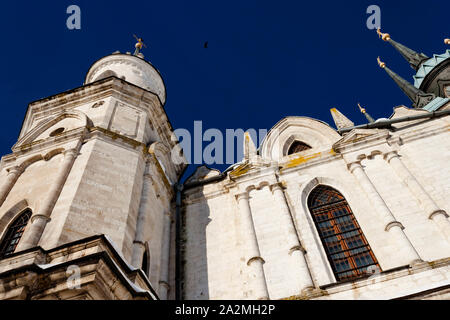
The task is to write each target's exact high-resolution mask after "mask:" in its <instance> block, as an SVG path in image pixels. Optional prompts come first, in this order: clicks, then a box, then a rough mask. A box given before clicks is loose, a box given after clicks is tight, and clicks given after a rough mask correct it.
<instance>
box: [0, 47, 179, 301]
mask: <svg viewBox="0 0 450 320" xmlns="http://www.w3.org/2000/svg"><path fill="white" fill-rule="evenodd" d="M111 61H112V62H111ZM111 63H113V65H114V66H117V65H120V66H122V68H124V67H123V66H128V69H126V67H125V69H126V71H127V72H128V73H130V75H129V77H128V78H129V79H128V80H131V81H132V82H134V83H133V84H132V83H130V82H127V81H126V80H123V79H119V77H120V76H121V74H120V70H116V69H117V68H116V67H114V68H116V69H114V68H113V69H114V71H115V73H116V74H115V75H114V76H115V77H106V78H105V77H100V79H94V78H95V77H96V76H97V73H98V72H101V71H104V69H105V68H107V66H110V64H111ZM130 65H131V67H130ZM134 67H136V68H138V67H139V68H140V69H139V68H138V69H139V70H141V73H140V74H138V73H137V72H135V71H136V70H134V69H133V68H134ZM128 73H127V74H128ZM131 75H134V77H135V78H136V79H134V78H132V76H131ZM150 76H151V77H150ZM92 77H93V78H92ZM139 77H140V78H139ZM91 78H92V79H91ZM93 81H95V82H93ZM86 82H87V84H86V85H84V86H83V87H81V88H76V89H73V90H71V91H69V92H65V93H62V94H59V95H56V96H52V97H49V98H45V99H42V100H39V101H36V102H33V103H31V104H30V105H29V108H28V111H27V114H26V117H25V120H24V124H23V128H22V131H21V133H20V136H19V139H18V142H17V143H16V144H15V145H14V146H13V148H12V150H13V153H12V154H9V155H6V156H4V157H3V158H2V160H1V164H0V201H1V202H0V235H1V236H2V237H3V236H4V235H5V232H6V230H7V229H8V226H9V224H10V223H11V221H13V220H14V219H15V217H16V216H17V215H18V214H20V213H21V212H22V211H23V210H25V209H31V211H32V213H33V215H32V217H31V219H30V222H29V223H28V225H27V227H26V229H25V232H24V234H23V236H22V238H21V241H20V243H19V245H18V247H17V249H16V251H21V250H26V249H29V248H33V247H36V246H40V247H42V248H43V249H44V250H50V249H52V248H55V247H58V246H61V245H63V244H66V243H71V242H73V241H77V240H80V239H84V238H87V237H91V236H94V235H106V236H108V237H109V239H111V241H112V242H113V243H114V244H115V245H116V246H117V247H118V250H119V252H120V253H121V254H122V255H123V257H124V259H125V261H126V262H128V263H129V264H131V265H133V266H135V267H137V268H141V266H143V265H145V263H143V258H144V256H145V257H146V258H147V261H146V264H147V267H148V270H144V271H145V272H146V273H147V275H148V277H149V280H150V283H151V285H152V287H153V289H154V290H155V291H156V292H158V294H159V295H160V296H161V298H162V299H167V298H170V295H172V296H173V295H174V290H170V288H172V289H173V288H174V287H175V286H174V283H173V282H174V279H173V273H174V272H173V268H174V266H173V265H172V266H171V265H170V264H169V263H170V261H174V259H173V257H172V258H170V255H171V254H172V255H173V242H174V231H173V228H174V227H173V220H174V219H173V217H174V214H173V212H172V211H173V210H172V205H171V201H172V199H173V196H174V191H173V184H174V182H176V181H177V180H178V178H179V176H180V175H181V174H182V172H183V170H184V167H185V165H184V164H181V165H177V164H174V163H173V162H172V161H171V160H170V159H171V154H170V152H171V150H172V149H173V148H174V146H175V144H176V143H177V140H176V138H174V136H172V132H173V130H172V127H171V125H170V122H169V120H168V118H167V116H166V114H165V111H164V109H163V104H162V103H163V101H164V100H165V88H164V85H163V82H162V79H161V78H160V77H159V74H158V73H157V71H156V70H155V69H153V67H152V66H151V65H150V64H149V63H148V62H146V61H144V60H143V59H141V58H139V57H136V56H131V55H120V54H117V55H112V56H109V57H106V58H104V59H103V60H100V61H98V62H96V63H95V64H94V65H93V67H92V68H91V70H90V71H89V72H88V76H87V80H86ZM140 82H142V83H145V86H144V85H142V87H139V86H136V85H135V84H137V85H141V83H140ZM147 89H149V90H153V89H154V91H148V90H147ZM155 91H156V92H155ZM145 252H146V254H145V255H144V253H145ZM172 264H173V262H172ZM169 269H170V270H169ZM171 270H172V271H171ZM2 271H4V270H2V268H1V266H0V273H1V272H2Z"/></svg>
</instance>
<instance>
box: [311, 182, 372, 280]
mask: <svg viewBox="0 0 450 320" xmlns="http://www.w3.org/2000/svg"><path fill="white" fill-rule="evenodd" d="M308 207H309V210H310V212H311V214H312V217H313V219H314V223H315V225H316V228H317V231H318V232H319V235H320V238H321V240H322V244H323V246H324V248H325V251H326V253H327V256H328V260H329V261H330V264H331V268H332V269H333V272H334V274H335V276H336V279H337V280H338V281H342V280H348V279H352V278H357V277H361V276H364V275H371V274H373V273H374V271H375V270H377V269H378V270H380V267H379V264H378V262H377V259H376V258H375V255H374V254H373V252H372V250H371V248H370V246H369V244H368V242H367V240H366V238H365V236H364V234H363V233H362V231H361V228H360V227H359V225H358V222H357V221H356V219H355V216H354V215H353V212H352V210H351V209H350V206H349V205H348V203H347V201H346V200H345V198H344V197H343V196H342V194H341V193H340V192H339V191H337V190H335V189H333V188H331V187H329V186H324V185H319V186H317V187H316V188H315V189H314V190H313V191H312V192H311V194H310V195H309V197H308Z"/></svg>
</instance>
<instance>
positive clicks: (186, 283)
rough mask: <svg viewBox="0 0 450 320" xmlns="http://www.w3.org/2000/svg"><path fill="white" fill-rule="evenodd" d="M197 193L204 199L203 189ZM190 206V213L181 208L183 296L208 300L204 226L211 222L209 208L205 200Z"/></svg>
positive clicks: (188, 298)
mask: <svg viewBox="0 0 450 320" xmlns="http://www.w3.org/2000/svg"><path fill="white" fill-rule="evenodd" d="M202 190H203V189H202ZM197 195H198V196H199V198H200V199H205V196H204V193H203V191H201V192H198V193H196V197H197ZM190 208H192V209H190V210H189V211H190V213H186V206H184V208H183V235H182V239H183V240H182V241H183V253H184V254H183V260H182V264H183V276H184V279H183V296H184V299H187V300H209V298H210V296H209V279H208V259H207V257H208V252H207V247H206V228H207V227H208V224H209V223H210V222H211V218H210V209H209V206H208V203H207V202H206V201H201V202H198V203H197V204H196V205H195V209H194V208H193V206H192V205H190ZM193 209H194V210H193ZM187 230H188V231H187Z"/></svg>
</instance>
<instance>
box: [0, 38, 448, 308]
mask: <svg viewBox="0 0 450 320" xmlns="http://www.w3.org/2000/svg"><path fill="white" fill-rule="evenodd" d="M378 34H379V36H380V38H382V40H384V41H385V42H388V43H389V44H390V45H392V47H393V48H395V49H396V50H397V51H398V52H399V53H400V54H401V55H402V56H403V57H404V58H405V60H406V62H407V63H408V64H409V65H410V66H411V67H412V68H413V70H414V77H413V78H414V83H413V84H412V83H410V82H408V81H407V80H405V79H403V78H402V77H401V76H400V75H398V74H397V73H395V72H394V71H392V70H391V69H390V68H389V67H388V65H387V64H386V63H385V62H383V61H382V59H381V58H378V64H379V66H380V68H381V69H382V70H381V71H383V70H384V72H386V73H387V75H388V76H389V77H390V78H392V80H394V82H395V83H396V85H398V86H399V88H400V89H401V90H402V91H403V92H404V93H405V94H406V95H407V96H408V98H409V99H410V100H411V105H410V106H397V107H395V108H394V111H393V114H392V115H391V116H390V117H389V118H382V119H378V120H375V119H373V118H372V117H371V116H370V115H369V114H368V112H367V111H366V110H365V109H364V108H363V107H362V106H360V110H361V112H362V113H363V114H364V115H365V116H366V118H367V121H368V123H367V124H362V125H355V124H354V123H353V122H352V121H351V120H349V119H348V118H347V117H346V116H345V115H343V114H342V113H341V112H339V111H338V110H337V109H331V114H332V116H333V119H334V122H335V125H336V128H333V127H331V126H330V125H328V124H327V123H324V122H322V121H320V120H316V119H311V118H307V117H302V116H288V117H285V118H283V119H281V120H280V121H279V122H278V123H276V124H275V126H274V127H273V128H272V129H271V130H270V131H269V132H268V134H267V136H266V137H265V139H264V141H263V142H262V144H261V145H260V146H259V147H258V148H257V147H256V146H255V144H254V142H253V141H252V138H251V137H250V135H249V134H248V133H246V134H245V136H244V139H243V140H244V146H243V147H244V157H243V159H242V160H241V161H240V162H238V163H236V164H234V165H232V166H230V167H229V168H228V169H227V170H225V171H224V172H220V171H218V170H214V169H210V168H208V167H206V166H201V167H199V168H198V169H197V170H196V171H195V172H194V173H193V174H192V175H191V176H190V177H189V178H188V179H187V180H186V181H185V182H184V183H181V181H180V179H181V176H182V175H183V173H184V172H185V169H186V167H187V165H186V164H185V163H184V162H176V161H173V152H172V151H173V150H176V148H177V147H179V146H178V144H179V142H178V140H177V138H176V136H175V134H174V129H173V127H172V125H171V123H170V121H169V119H168V117H167V115H166V113H165V110H164V104H165V100H166V91H165V85H164V81H163V79H162V77H161V75H160V73H159V71H158V70H157V69H156V68H155V67H154V66H153V65H152V64H151V63H150V62H148V61H146V60H145V59H144V55H143V54H142V53H141V52H140V49H141V48H142V43H141V41H139V42H138V44H137V45H136V51H135V53H134V54H131V53H129V52H127V53H125V54H123V53H119V52H115V53H113V54H111V55H108V56H106V57H104V58H101V59H100V60H98V61H96V62H95V63H94V64H93V65H92V66H91V67H90V69H89V70H88V72H87V75H86V78H85V81H84V85H83V86H81V87H79V88H75V89H72V90H70V91H66V92H63V93H60V94H57V95H54V96H51V97H47V98H44V99H40V100H38V101H35V102H32V103H30V104H29V106H28V110H27V112H26V114H25V118H24V121H23V126H22V129H21V132H20V135H19V138H18V140H17V142H16V144H15V145H14V146H12V153H10V154H8V155H5V156H3V157H2V158H1V162H0V299H2V300H7V299H31V300H43V299H62V300H69V299H86V300H88V299H89V300H90V299H96V300H156V299H161V300H166V299H168V300H173V299H186V300H203V299H214V300H216V299H233V300H237V299H253V300H268V299H271V300H276V299H291V300H301V299H348V300H354V299H450V219H449V212H450V200H449V199H450V197H449V196H450V170H449V169H448V168H449V165H448V164H449V163H450V117H448V116H449V115H450V50H446V51H445V52H444V53H443V54H434V55H433V56H432V57H428V56H426V55H425V54H423V53H417V52H415V51H413V50H411V49H409V48H407V47H406V46H404V45H402V44H400V43H398V42H396V41H395V40H393V39H391V37H390V35H389V34H387V33H382V32H381V31H380V30H378ZM448 42H450V40H449V41H448ZM387 81H390V80H388V79H387Z"/></svg>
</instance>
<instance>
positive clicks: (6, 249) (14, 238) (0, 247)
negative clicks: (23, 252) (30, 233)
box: [0, 209, 31, 259]
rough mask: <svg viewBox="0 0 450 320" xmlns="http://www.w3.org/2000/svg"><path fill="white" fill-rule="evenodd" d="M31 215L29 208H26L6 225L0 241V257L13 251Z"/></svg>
mask: <svg viewBox="0 0 450 320" xmlns="http://www.w3.org/2000/svg"><path fill="white" fill-rule="evenodd" d="M30 217H31V210H30V209H27V210H25V211H24V212H22V213H21V214H20V215H19V216H18V217H17V218H16V219H15V220H14V221H13V222H12V223H11V225H10V226H9V227H8V230H6V233H5V236H4V237H3V240H2V242H1V243H0V259H3V258H5V257H6V256H8V255H10V254H12V253H14V251H15V250H16V248H17V245H18V244H19V241H20V238H22V235H23V232H24V230H25V227H26V226H27V224H28V220H30Z"/></svg>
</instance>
